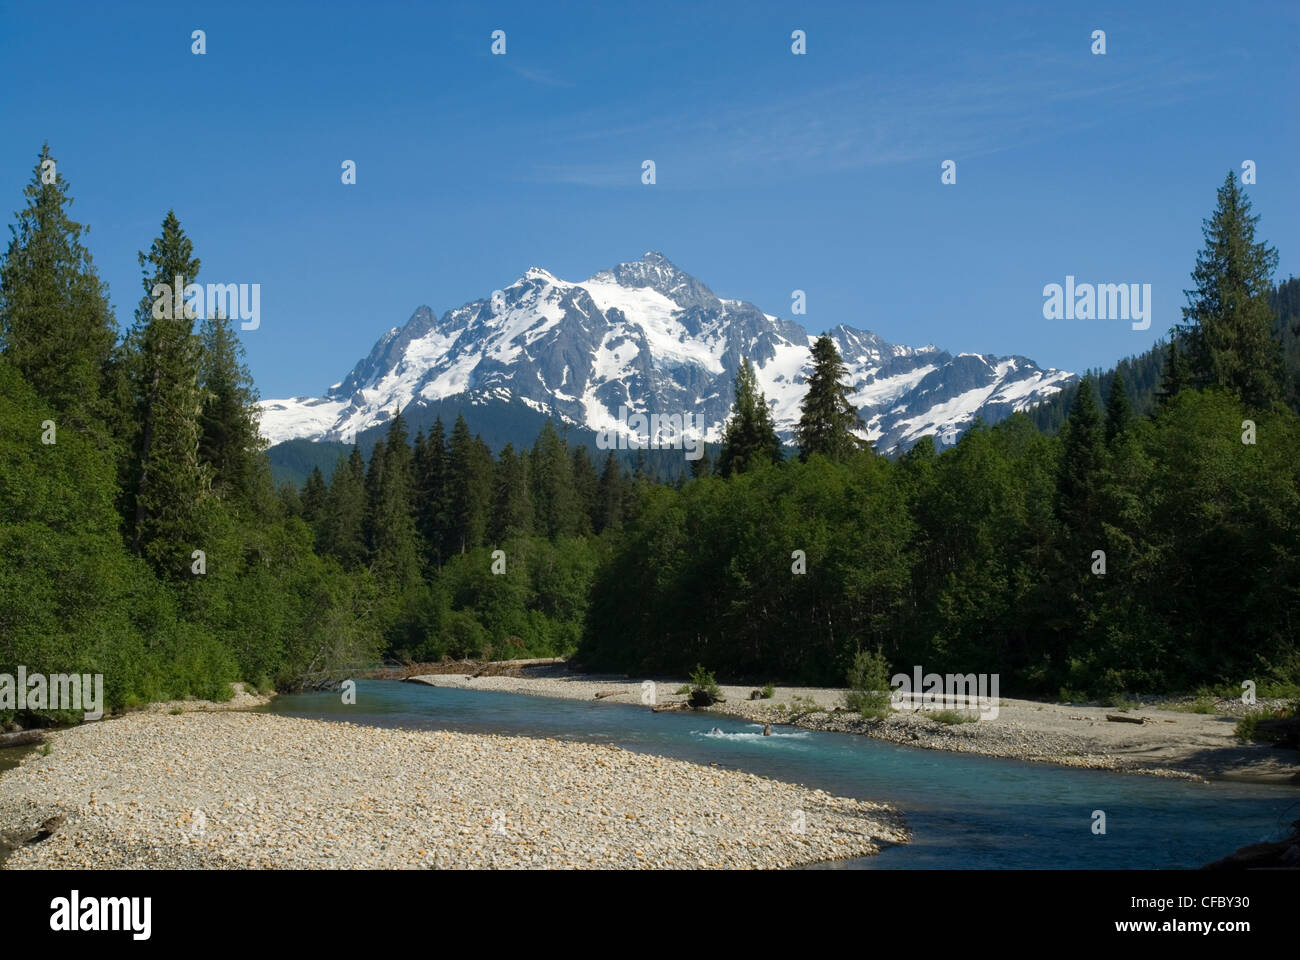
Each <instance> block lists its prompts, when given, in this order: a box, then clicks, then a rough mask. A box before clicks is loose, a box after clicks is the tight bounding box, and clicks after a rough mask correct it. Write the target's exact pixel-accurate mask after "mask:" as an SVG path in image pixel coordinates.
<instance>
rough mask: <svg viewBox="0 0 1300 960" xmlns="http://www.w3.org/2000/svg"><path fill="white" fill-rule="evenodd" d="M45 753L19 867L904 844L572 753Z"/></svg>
mask: <svg viewBox="0 0 1300 960" xmlns="http://www.w3.org/2000/svg"><path fill="white" fill-rule="evenodd" d="M49 743H50V751H49V753H48V754H42V753H34V754H32V755H29V756H27V757H25V758H24V759H23V761H22V763H21V765H20V766H18V767H16V768H14V769H12V770H9V771H7V772H5V773H4V774H3V775H0V839H3V840H7V842H8V844H9V846H10V847H11V853H10V854H9V857H8V860H7V862H5V863H4V866H5V867H6V868H8V869H31V868H89V869H118V868H142V867H152V868H164V869H167V868H195V869H199V868H204V869H211V868H222V867H226V868H259V869H261V868H355V867H379V868H422V867H423V868H427V867H437V868H485V867H514V868H519V867H536V868H565V867H578V868H637V867H655V868H700V867H706V868H710V867H713V868H722V867H725V868H780V867H789V866H796V865H799V864H806V863H814V862H819V861H825V860H835V859H841V858H845V857H861V856H869V855H872V854H874V853H876V852H878V850H879V848H880V847H881V846H882V845H887V844H893V843H901V842H906V840H907V831H906V828H905V826H904V823H903V819H902V816H901V815H900V814H899V813H898V812H896V811H894V810H892V809H891V808H889V807H887V806H884V805H881V804H875V803H870V802H867V801H862V800H854V799H850V798H845V797H833V796H830V795H828V794H826V793H824V792H822V791H820V790H810V789H808V788H805V787H800V786H796V785H793V784H788V783H783V782H779V781H775V780H769V779H766V778H763V777H757V776H754V775H752V774H747V773H743V772H740V771H734V770H722V769H719V768H716V767H712V766H708V767H706V766H701V765H699V764H694V763H688V762H685V761H680V760H670V759H666V758H662V757H655V756H649V755H644V754H637V753H631V752H629V751H626V750H622V749H619V748H616V747H609V746H598V745H590V744H583V743H575V742H569V741H556V740H550V739H547V740H539V739H528V738H521V737H504V736H494V735H479V734H464V733H451V732H442V731H411V730H394V729H386V728H379V727H367V726H358V725H354V724H349V723H335V722H326V721H320V720H307V719H299V718H293V717H284V716H276V715H272V714H266V713H245V712H238V711H220V712H190V713H183V714H179V715H172V714H171V713H169V712H166V713H160V712H140V713H133V714H129V715H127V716H124V717H121V718H118V719H113V720H108V721H102V722H98V723H91V724H85V725H83V726H78V727H72V728H68V729H65V730H59V731H55V732H54V733H52V734H51V735H50V740H49ZM42 835H45V836H44V837H43V839H39V840H36V839H35V838H37V837H42ZM33 841H35V842H33Z"/></svg>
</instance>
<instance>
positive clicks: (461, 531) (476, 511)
mask: <svg viewBox="0 0 1300 960" xmlns="http://www.w3.org/2000/svg"><path fill="white" fill-rule="evenodd" d="M491 489H492V474H491V473H490V472H485V471H484V469H483V461H482V457H481V455H480V451H479V449H478V446H477V444H476V443H475V440H474V438H473V437H471V436H470V433H469V425H468V424H466V423H465V418H464V416H462V415H459V414H458V415H457V416H456V423H455V424H454V425H453V426H452V428H451V445H450V452H449V455H448V463H447V540H446V543H445V546H444V550H445V553H446V554H447V555H451V554H455V553H465V552H466V551H469V550H473V549H474V548H475V547H479V546H482V544H483V537H484V535H485V533H486V531H487V510H488V505H489V503H490V499H489V498H490V495H491Z"/></svg>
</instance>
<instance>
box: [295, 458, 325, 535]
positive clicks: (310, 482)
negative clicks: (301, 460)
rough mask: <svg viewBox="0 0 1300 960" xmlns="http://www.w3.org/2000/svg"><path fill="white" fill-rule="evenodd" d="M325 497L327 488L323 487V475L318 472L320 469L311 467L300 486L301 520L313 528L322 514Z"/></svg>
mask: <svg viewBox="0 0 1300 960" xmlns="http://www.w3.org/2000/svg"><path fill="white" fill-rule="evenodd" d="M327 496H328V488H327V487H326V486H325V476H324V474H322V473H321V472H320V467H312V468H311V473H309V474H308V475H307V480H306V482H305V483H304V484H303V485H302V497H301V500H302V518H303V520H305V521H307V523H309V524H311V525H313V526H314V525H315V524H316V523H317V521H319V520H320V518H321V516H322V515H323V514H324V511H325V501H326V498H327Z"/></svg>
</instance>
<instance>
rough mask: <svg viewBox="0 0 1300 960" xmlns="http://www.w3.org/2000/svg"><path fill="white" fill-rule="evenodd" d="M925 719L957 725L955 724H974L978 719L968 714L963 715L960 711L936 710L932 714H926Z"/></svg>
mask: <svg viewBox="0 0 1300 960" xmlns="http://www.w3.org/2000/svg"><path fill="white" fill-rule="evenodd" d="M926 716H927V717H929V718H930V719H931V720H933V721H935V722H936V723H943V724H948V725H952V724H957V723H974V722H975V721H976V720H978V719H979V717H977V716H974V715H972V714H969V713H963V712H962V711H960V710H936V711H935V712H934V713H927V714H926Z"/></svg>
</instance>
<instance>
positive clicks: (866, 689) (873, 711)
mask: <svg viewBox="0 0 1300 960" xmlns="http://www.w3.org/2000/svg"><path fill="white" fill-rule="evenodd" d="M848 684H849V689H848V691H847V692H846V693H845V694H844V706H845V707H846V708H847V709H849V710H852V711H853V712H854V713H860V714H862V716H863V717H875V718H877V719H880V718H882V717H886V716H888V715H889V661H888V660H886V659H885V656H884V654H882V653H881V652H880V651H879V650H875V651H867V650H862V651H859V652H858V654H857V655H856V656H855V657H854V658H853V666H852V667H850V668H849V675H848Z"/></svg>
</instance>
